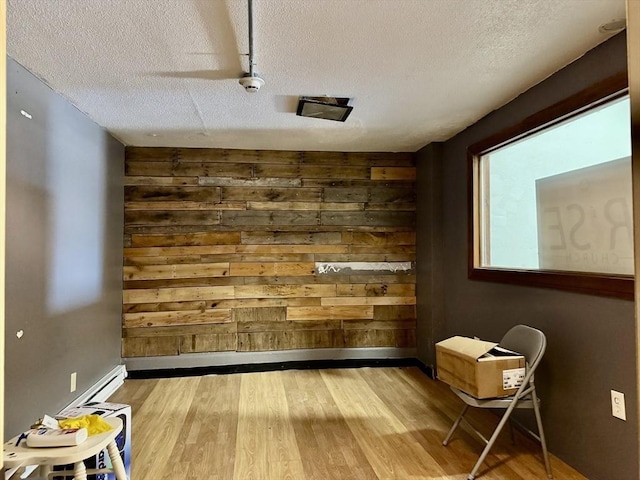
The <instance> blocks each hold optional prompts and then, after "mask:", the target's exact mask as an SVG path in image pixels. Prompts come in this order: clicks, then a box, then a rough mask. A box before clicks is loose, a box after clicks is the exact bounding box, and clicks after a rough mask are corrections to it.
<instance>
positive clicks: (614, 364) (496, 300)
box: [417, 34, 638, 480]
mask: <svg viewBox="0 0 640 480" xmlns="http://www.w3.org/2000/svg"><path fill="white" fill-rule="evenodd" d="M625 71H626V45H625V37H624V34H621V35H618V36H616V37H614V38H612V39H611V40H609V41H607V42H605V43H604V44H602V45H600V46H599V47H597V48H595V49H594V50H592V51H591V52H589V53H587V54H586V55H585V56H584V57H582V58H580V59H578V60H576V61H575V62H574V63H572V64H571V65H569V66H567V67H566V68H564V69H562V70H561V71H559V72H558V73H556V74H554V75H553V76H551V77H549V78H548V79H546V80H545V81H544V82H542V83H540V84H538V85H536V86H535V87H533V88H532V89H530V90H529V91H527V92H526V93H524V94H522V95H521V96H520V97H518V98H516V99H515V100H513V101H512V102H510V103H509V104H507V105H505V106H504V107H502V108H500V109H498V110H496V111H495V112H493V113H491V114H490V115H488V116H487V117H485V118H483V119H482V120H480V121H479V122H477V123H476V124H475V125H473V126H472V127H469V128H468V129H466V130H465V131H463V132H461V133H460V134H458V135H457V136H455V137H454V138H452V139H450V140H448V141H447V142H445V143H443V144H442V145H440V146H438V148H433V147H432V148H426V149H423V150H422V151H421V152H419V153H418V160H417V163H418V185H422V184H424V183H428V182H429V177H430V176H431V175H433V174H434V172H435V173H436V174H437V175H438V176H440V178H441V191H442V195H441V197H437V196H436V197H435V198H433V197H432V196H429V195H426V194H423V191H422V188H420V190H419V194H418V215H419V216H420V217H421V216H422V215H423V212H426V213H425V214H427V213H428V212H429V211H430V210H431V209H432V208H433V202H436V203H437V202H441V205H442V210H441V221H440V222H439V223H435V224H433V225H431V226H430V228H427V226H425V225H424V224H421V225H420V227H419V229H418V243H419V245H420V250H419V255H418V262H419V265H418V269H417V271H418V285H419V286H420V290H419V299H418V305H422V304H423V303H424V299H423V298H422V297H423V295H428V294H430V292H429V291H424V292H423V290H422V285H423V283H425V282H431V283H432V285H434V287H433V288H435V289H438V288H439V289H440V290H441V291H442V292H444V295H443V296H442V300H441V302H443V303H444V309H443V312H442V315H444V321H442V318H441V317H440V312H436V314H435V315H434V318H433V321H432V322H431V324H429V325H425V326H421V328H420V332H427V334H423V333H421V334H420V335H419V336H418V344H419V345H420V350H419V352H420V354H421V359H422V360H423V361H424V362H425V363H432V362H433V361H434V360H435V358H434V351H433V343H434V342H436V341H438V340H440V339H442V338H444V337H448V336H451V335H466V336H474V335H477V336H479V337H480V338H484V339H487V340H494V339H495V340H499V339H500V338H501V337H502V335H503V334H504V333H505V332H506V331H507V330H508V329H509V328H510V327H511V326H513V325H515V324H519V323H524V324H528V325H532V326H534V327H538V328H540V329H541V330H543V331H544V332H545V333H546V335H547V339H548V347H547V353H546V355H545V358H544V359H543V363H542V364H541V366H540V369H539V374H537V375H536V385H537V386H538V389H539V394H540V397H541V399H542V415H543V421H544V425H545V432H546V434H547V437H548V445H549V449H550V451H551V452H552V453H554V454H556V455H558V456H559V457H561V458H562V459H563V460H565V461H566V462H568V463H569V464H571V465H573V466H574V467H576V468H577V469H578V470H580V471H581V472H582V473H584V474H585V475H586V476H587V477H588V478H590V479H591V480H626V479H632V478H638V462H637V458H638V455H637V452H638V428H637V413H636V408H635V405H637V372H636V363H635V362H636V361H635V356H636V350H635V323H634V305H633V302H631V301H625V300H618V299H613V298H604V297H596V296H591V295H584V294H575V293H566V292H562V291H558V290H552V289H540V288H533V287H525V286H517V285H506V284H498V283H491V282H485V281H471V280H469V279H468V276H467V259H468V254H467V248H468V244H467V155H466V151H467V148H468V146H469V145H472V144H473V143H475V142H478V141H480V140H482V139H483V138H487V137H488V136H490V135H492V134H495V133H496V132H498V131H500V130H501V129H504V128H506V127H509V126H511V125H513V124H514V123H516V122H518V121H520V120H523V119H524V118H527V117H528V116H530V115H532V114H534V113H536V112H538V111H540V110H542V109H544V108H545V107H548V106H550V105H553V104H555V103H557V102H559V101H561V100H563V99H565V98H567V97H569V96H571V95H573V94H575V93H577V92H580V91H582V90H583V89H585V88H587V87H589V86H591V85H593V84H595V83H596V82H598V81H601V80H603V79H605V78H608V77H610V76H613V75H615V74H618V73H620V72H625ZM430 162H436V164H437V165H436V166H435V167H434V166H433V165H431V166H429V165H427V163H430ZM429 236H431V239H430V240H429V241H427V239H426V238H427V237H429ZM428 245H432V246H433V247H434V249H433V250H429V249H428V248H426V246H428ZM434 256H435V260H434ZM430 262H431V263H430ZM438 262H441V264H442V265H444V268H439V266H438ZM423 310H424V309H423ZM420 315H421V316H420V318H421V319H422V313H421V314H420ZM428 333H431V334H432V335H431V336H428ZM425 343H426V345H424V344H425ZM612 389H613V390H618V391H620V392H624V393H625V397H626V405H627V421H626V422H623V421H621V420H618V419H616V418H613V417H612V416H611V400H610V390H612ZM528 419H529V420H530V418H528Z"/></svg>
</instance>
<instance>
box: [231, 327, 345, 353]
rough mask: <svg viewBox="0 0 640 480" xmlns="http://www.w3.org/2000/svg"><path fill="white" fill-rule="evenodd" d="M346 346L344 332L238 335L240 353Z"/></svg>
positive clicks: (289, 332) (306, 331)
mask: <svg viewBox="0 0 640 480" xmlns="http://www.w3.org/2000/svg"><path fill="white" fill-rule="evenodd" d="M344 346H345V342H344V338H343V331H342V330H301V331H283V332H254V333H238V351H239V352H260V351H270V350H294V349H299V348H339V347H344Z"/></svg>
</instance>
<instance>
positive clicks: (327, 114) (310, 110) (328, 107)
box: [296, 97, 353, 122]
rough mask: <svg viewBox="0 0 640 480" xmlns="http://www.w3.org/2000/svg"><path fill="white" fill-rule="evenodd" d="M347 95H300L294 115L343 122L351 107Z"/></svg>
mask: <svg viewBox="0 0 640 480" xmlns="http://www.w3.org/2000/svg"><path fill="white" fill-rule="evenodd" d="M348 103H349V98H348V97H300V99H299V100H298V110H297V112H296V115H299V116H301V117H312V118H322V119H324V120H335V121H337V122H344V121H345V120H346V119H347V117H348V116H349V114H350V113H351V110H353V107H350V106H349V105H348Z"/></svg>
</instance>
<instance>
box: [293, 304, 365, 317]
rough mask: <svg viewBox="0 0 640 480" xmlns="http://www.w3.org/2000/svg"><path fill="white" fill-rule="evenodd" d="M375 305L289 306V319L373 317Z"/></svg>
mask: <svg viewBox="0 0 640 480" xmlns="http://www.w3.org/2000/svg"><path fill="white" fill-rule="evenodd" d="M373 312H374V310H373V306H365V307H362V306H357V307H354V306H340V307H334V306H329V307H289V308H287V318H288V319H289V320H323V319H340V320H349V319H373Z"/></svg>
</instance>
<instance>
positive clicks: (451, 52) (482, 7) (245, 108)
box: [7, 0, 625, 151]
mask: <svg viewBox="0 0 640 480" xmlns="http://www.w3.org/2000/svg"><path fill="white" fill-rule="evenodd" d="M624 4H625V2H624V0H254V47H255V57H256V61H257V71H258V72H259V73H260V74H261V75H262V76H263V78H264V79H265V81H266V85H265V86H264V87H263V88H262V89H261V90H260V91H259V92H258V93H256V94H248V93H246V92H245V91H244V89H243V88H242V87H241V86H240V85H239V83H238V80H237V79H238V77H239V76H240V75H241V73H242V71H243V70H247V69H248V61H247V53H248V33H247V31H248V22H247V16H248V15H247V0H9V2H8V9H7V32H8V35H7V41H8V52H9V55H10V56H11V57H13V58H14V59H15V60H17V61H18V62H19V63H21V64H22V65H24V66H25V67H26V68H28V69H29V70H31V71H32V72H33V73H35V74H36V75H38V76H39V77H40V78H42V79H43V80H44V81H45V82H47V83H48V84H49V85H50V86H51V87H52V88H53V89H54V90H56V91H58V92H60V93H61V94H62V95H64V96H65V97H67V98H68V99H69V100H70V101H71V102H73V103H74V104H75V105H76V106H77V107H78V108H79V109H80V110H82V111H84V112H86V113H87V114H88V115H89V116H90V117H91V118H92V119H93V120H95V121H96V122H97V123H98V124H100V125H102V126H103V127H105V128H106V129H108V130H109V131H110V132H111V133H112V134H113V135H114V136H116V137H117V138H118V139H120V140H121V141H123V142H124V143H125V144H127V145H147V146H192V147H220V148H247V149H282V150H339V151H415V150H417V149H419V148H420V147H422V146H423V145H426V144H428V143H429V142H431V141H441V140H445V139H447V138H449V137H451V136H453V135H454V134H455V133H457V132H459V131H461V130H463V129H464V128H465V127H467V126H469V125H471V124H473V123H474V122H475V121H476V120H478V119H479V118H481V117H483V116H484V115H486V114H487V113H489V112H490V111H492V110H494V109H496V108H498V107H499V106H501V105H503V104H505V103H506V102H508V101H509V100H510V99H512V98H514V97H515V96H517V95H518V94H520V93H522V92H523V91H525V90H527V89H528V88H529V87H531V86H533V85H535V84H536V83H538V82H540V81H541V80H543V79H544V78H545V77H547V76H549V75H550V74H552V73H553V72H555V71H557V70H558V69H560V68H562V67H563V66H564V65H566V64H568V63H570V62H571V61H573V60H574V59H576V58H578V57H580V56H581V55H583V54H584V53H585V52H586V51H588V50H590V49H591V48H593V47H594V46H596V45H597V44H599V43H601V42H603V41H604V40H606V39H607V38H608V37H607V36H606V35H603V34H600V33H599V32H598V26H599V25H601V24H602V23H605V22H607V21H610V20H612V19H616V18H624V16H625V5H624ZM299 95H312V96H320V95H330V96H344V97H351V98H352V101H351V105H353V107H354V108H353V112H352V113H351V116H350V117H349V118H348V120H347V121H346V122H345V123H338V122H332V121H327V120H321V119H313V118H304V117H298V116H296V115H295V108H296V104H297V97H298V96H299Z"/></svg>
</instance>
